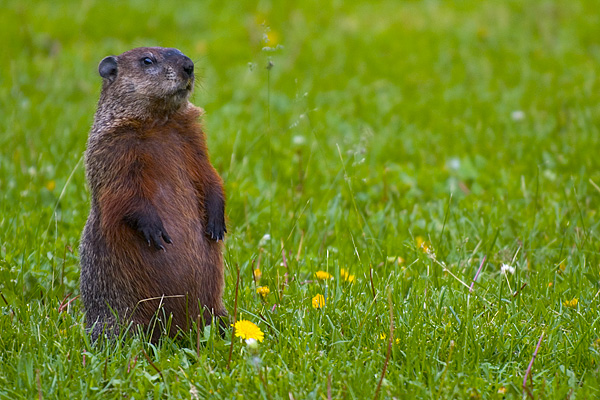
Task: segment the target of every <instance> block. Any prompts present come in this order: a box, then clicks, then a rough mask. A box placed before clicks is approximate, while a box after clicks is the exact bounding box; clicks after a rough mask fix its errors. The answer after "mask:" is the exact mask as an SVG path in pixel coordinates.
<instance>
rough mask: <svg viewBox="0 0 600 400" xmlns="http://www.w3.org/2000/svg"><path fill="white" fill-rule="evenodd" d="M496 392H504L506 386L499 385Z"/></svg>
mask: <svg viewBox="0 0 600 400" xmlns="http://www.w3.org/2000/svg"><path fill="white" fill-rule="evenodd" d="M498 393H499V394H506V388H505V387H504V386H500V387H499V388H498Z"/></svg>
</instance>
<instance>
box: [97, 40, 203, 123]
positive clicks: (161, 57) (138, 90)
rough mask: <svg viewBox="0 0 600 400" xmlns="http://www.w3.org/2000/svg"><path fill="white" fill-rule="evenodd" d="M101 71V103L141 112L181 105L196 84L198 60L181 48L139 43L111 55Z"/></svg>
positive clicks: (175, 107)
mask: <svg viewBox="0 0 600 400" xmlns="http://www.w3.org/2000/svg"><path fill="white" fill-rule="evenodd" d="M98 72H99V73H100V76H101V77H102V78H103V84H102V96H101V100H100V101H101V103H102V102H105V103H106V102H110V103H111V105H116V104H118V106H119V107H122V108H123V109H124V110H123V111H125V110H129V111H130V112H132V113H133V114H135V115H140V116H141V115H144V114H146V115H152V114H154V115H155V114H156V113H165V112H166V113H168V112H173V111H175V110H177V109H179V108H180V107H181V106H182V105H184V104H186V103H187V99H188V97H189V96H190V94H191V92H192V89H193V87H194V63H193V62H192V60H190V59H189V58H188V57H187V56H185V55H184V54H183V53H182V52H181V51H179V50H177V49H170V48H162V47H139V48H136V49H133V50H129V51H127V52H125V53H123V54H121V55H119V56H108V57H106V58H104V59H103V60H102V61H101V62H100V65H99V66H98ZM111 108H113V107H111Z"/></svg>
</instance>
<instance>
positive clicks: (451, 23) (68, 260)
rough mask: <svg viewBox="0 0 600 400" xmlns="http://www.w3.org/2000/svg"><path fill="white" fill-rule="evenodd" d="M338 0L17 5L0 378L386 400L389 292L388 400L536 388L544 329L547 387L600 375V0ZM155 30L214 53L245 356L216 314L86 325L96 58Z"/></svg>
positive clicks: (166, 41)
mask: <svg viewBox="0 0 600 400" xmlns="http://www.w3.org/2000/svg"><path fill="white" fill-rule="evenodd" d="M328 3H330V2H317V1H313V0H301V1H296V2H289V3H286V5H283V4H282V2H269V1H262V2H259V3H258V5H250V2H247V3H236V2H216V1H207V2H192V1H179V2H177V5H175V3H171V2H160V3H158V2H157V3H156V4H152V5H150V4H149V2H147V1H130V2H100V1H86V2H83V5H79V4H76V3H75V2H72V3H71V2H67V1H52V2H51V1H37V2H35V3H34V2H22V1H12V0H8V1H4V2H2V6H1V7H0V19H1V20H2V21H3V22H2V24H1V26H0V43H2V49H3V52H2V54H3V55H4V57H3V62H2V67H1V68H0V146H1V148H2V151H1V152H0V193H1V197H0V290H1V293H2V298H0V307H1V316H0V398H7V399H15V398H28V399H31V398H38V396H39V398H42V397H43V398H44V399H48V398H69V397H70V398H101V399H111V398H114V399H117V398H118V399H122V398H186V399H189V398H196V397H197V398H204V397H207V396H209V395H213V396H216V398H265V399H276V398H282V399H290V398H294V399H324V398H327V397H328V391H330V393H331V397H332V398H348V399H351V398H355V399H369V398H373V396H374V394H375V390H376V388H377V385H378V382H379V380H380V377H381V374H382V371H383V368H384V364H385V363H386V356H387V343H388V339H389V331H390V304H391V307H392V311H393V321H394V324H393V325H394V328H395V329H394V340H393V341H392V350H391V354H390V358H389V361H388V363H387V371H386V374H385V379H384V380H383V382H382V386H381V392H380V397H382V398H393V397H396V398H503V397H504V398H521V397H522V396H523V391H522V387H521V386H522V382H523V378H524V376H525V372H526V369H527V366H528V364H529V362H530V360H531V359H532V355H533V353H534V350H535V348H536V344H537V343H538V340H539V338H540V336H541V335H542V334H543V335H544V336H543V339H542V342H541V345H540V347H539V352H538V355H537V358H536V359H535V362H534V364H533V368H532V369H531V378H532V380H531V383H529V384H528V387H529V389H530V390H531V391H532V393H533V395H534V396H535V397H536V398H565V397H568V396H571V398H595V397H598V396H600V379H599V371H598V368H599V363H600V353H599V351H600V341H599V338H600V332H599V328H600V326H599V323H598V321H599V320H600V313H599V312H598V309H599V306H600V296H599V295H598V293H599V290H600V256H599V251H598V246H599V238H600V237H599V218H598V217H599V216H598V207H599V205H600V201H599V200H600V188H599V187H598V185H600V157H599V156H598V152H599V150H600V132H599V129H598V127H600V80H599V79H598V71H599V65H600V44H599V42H598V37H599V31H598V26H600V17H599V15H598V13H597V4H596V2H595V1H592V0H588V1H584V0H581V1H567V0H560V1H537V0H531V1H517V0H507V1H501V2H500V1H489V2H480V1H476V0H465V1H460V2H445V1H434V0H430V1H423V2H420V1H407V2H398V1H392V0H388V1H386V0H384V1H380V2H376V3H373V4H369V3H367V2H364V3H359V2H331V3H333V4H334V5H331V4H328ZM292 4H293V5H292ZM265 34H268V36H269V37H270V38H271V39H272V42H271V43H270V44H269V45H274V44H280V45H281V46H282V48H279V49H277V50H276V51H272V52H270V51H266V50H263V49H262V48H263V47H264V46H265V43H264V42H262V38H263V35H265ZM273 41H276V43H273ZM145 45H162V46H174V47H178V48H180V49H181V50H182V51H183V52H184V53H185V54H187V55H189V56H190V57H191V58H192V59H194V60H195V61H197V64H196V65H197V71H198V73H197V75H198V78H199V79H198V80H199V81H200V84H199V85H198V88H197V90H196V92H195V95H194V98H193V101H194V103H195V104H197V105H200V106H202V107H204V108H205V109H206V118H205V126H206V129H207V133H208V142H209V143H208V144H209V149H210V151H211V155H212V160H213V163H214V165H215V166H216V168H217V170H218V171H219V172H220V173H221V175H222V177H223V179H224V181H225V185H226V190H227V200H228V204H227V214H228V219H229V225H228V231H229V234H228V237H227V240H226V252H225V258H226V264H227V268H226V269H227V271H226V293H225V302H226V305H227V308H228V310H229V312H230V313H232V314H233V312H234V297H235V280H236V271H237V267H238V266H239V268H240V270H241V277H240V284H239V301H238V313H237V317H238V318H240V317H243V318H245V319H249V320H251V321H253V322H255V323H256V324H258V325H259V327H260V328H261V329H262V330H263V332H264V333H265V339H264V341H263V342H262V343H260V344H259V346H258V348H257V349H256V350H253V349H252V348H250V347H249V346H247V345H246V344H245V343H241V342H240V341H239V340H235V341H234V347H233V354H232V359H231V364H230V366H229V369H228V368H227V364H228V356H229V349H230V347H229V344H230V341H229V339H228V338H227V339H221V338H219V337H218V335H215V332H214V331H212V330H210V329H208V328H207V329H205V330H204V331H202V332H199V333H198V332H196V331H193V332H191V333H190V335H189V336H188V337H184V338H182V339H180V340H178V341H172V340H169V339H165V340H164V341H162V342H161V343H159V344H158V345H157V346H153V345H149V344H147V343H146V342H144V341H143V340H142V339H141V338H139V337H128V338H126V339H124V340H123V341H122V342H119V343H113V344H111V345H105V346H93V345H91V344H90V342H89V339H88V338H87V336H86V334H85V330H84V328H85V327H84V324H83V314H82V307H81V304H80V302H79V300H78V299H76V300H74V301H73V302H71V303H69V305H68V306H66V307H65V306H64V305H65V303H66V302H67V301H68V299H72V298H73V297H75V296H77V295H78V293H79V289H78V281H79V264H78V254H77V247H78V243H79V237H80V233H81V230H82V228H83V225H84V223H85V220H86V217H87V213H88V209H89V194H88V191H87V189H86V184H85V178H84V170H83V164H82V162H81V157H82V153H83V151H84V149H85V143H86V139H87V132H88V130H89V127H90V125H91V122H92V117H93V113H94V109H95V105H96V101H97V98H98V94H99V90H100V78H99V76H98V75H97V72H96V71H97V70H96V68H97V64H98V62H99V60H101V59H102V58H103V57H104V56H106V55H109V54H119V53H121V52H123V51H125V50H128V49H130V48H132V47H136V46H145ZM269 61H271V62H272V63H273V67H272V68H271V69H267V68H266V66H267V65H268V63H269ZM515 111H522V116H523V118H518V117H519V115H518V114H519V113H516V114H515ZM266 234H269V235H270V238H271V239H270V240H265V239H263V236H265V235H266ZM417 237H421V238H423V239H424V240H425V242H426V243H427V245H428V246H429V248H430V250H431V253H429V254H427V253H426V252H424V251H423V250H422V249H419V248H418V246H417ZM282 250H283V251H285V253H286V263H285V264H287V267H286V266H285V265H282V264H284V263H283V260H282ZM433 253H434V254H433ZM398 257H401V258H402V259H403V260H404V261H403V262H398ZM484 257H486V262H485V264H484V266H483V268H482V271H481V273H480V275H479V276H478V278H477V282H476V283H475V285H474V289H473V292H472V293H470V292H469V289H468V288H467V287H465V286H464V285H463V283H461V281H463V282H464V283H465V284H466V285H468V286H470V285H471V282H472V280H473V278H474V276H475V274H476V272H477V269H478V268H479V265H480V263H481V262H482V260H483V258H484ZM259 260H260V261H259ZM259 262H260V269H261V271H262V278H261V281H260V284H261V285H267V286H269V287H270V289H271V293H270V294H269V295H268V296H267V298H266V299H265V300H262V299H261V298H260V296H258V295H257V294H256V291H255V290H256V287H255V285H254V282H253V279H252V265H254V267H256V266H257V264H258V263H259ZM503 263H506V264H510V265H511V266H513V267H514V268H515V273H514V274H510V273H508V274H504V273H502V272H501V270H500V268H501V265H502V264H503ZM341 268H344V269H346V270H349V271H350V273H352V274H354V275H355V276H356V281H355V282H354V283H353V284H349V283H347V282H344V281H343V279H342V278H341V276H340V269H341ZM318 270H325V271H329V272H330V273H331V274H332V275H333V277H334V279H333V280H331V281H329V282H328V283H325V282H319V281H315V275H314V274H315V272H316V271H318ZM371 271H372V283H371V279H370V275H371ZM286 273H287V274H288V275H287V285H286V284H285V281H286V278H285V274H286ZM316 294H323V295H325V296H326V305H325V307H324V308H323V309H314V308H313V307H312V306H311V299H312V297H313V296H315V295H316ZM373 295H375V297H374V296H373ZM574 298H575V299H578V303H577V305H576V306H575V307H569V306H566V305H565V302H566V301H570V300H572V299H574ZM388 299H391V301H389V300H388ZM61 305H63V307H61ZM383 333H385V334H386V335H387V337H386V339H381V338H380V337H381V335H382V334H383ZM145 354H146V355H147V357H146V355H145ZM149 360H150V361H151V362H150V361H149ZM157 370H158V371H160V373H159V372H157ZM499 391H500V392H499ZM502 391H505V394H502V393H501V392H502Z"/></svg>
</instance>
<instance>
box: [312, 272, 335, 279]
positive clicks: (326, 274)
mask: <svg viewBox="0 0 600 400" xmlns="http://www.w3.org/2000/svg"><path fill="white" fill-rule="evenodd" d="M315 275H316V276H317V279H321V280H326V279H333V276H331V274H330V273H329V272H325V271H317V272H315Z"/></svg>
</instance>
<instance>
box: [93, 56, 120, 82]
mask: <svg viewBox="0 0 600 400" xmlns="http://www.w3.org/2000/svg"><path fill="white" fill-rule="evenodd" d="M117 70H118V67H117V58H116V57H115V56H108V57H104V59H103V60H102V61H100V64H99V65H98V72H99V73H100V76H101V77H103V78H104V79H108V80H110V81H111V82H112V81H113V80H114V79H115V78H116V77H117Z"/></svg>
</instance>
